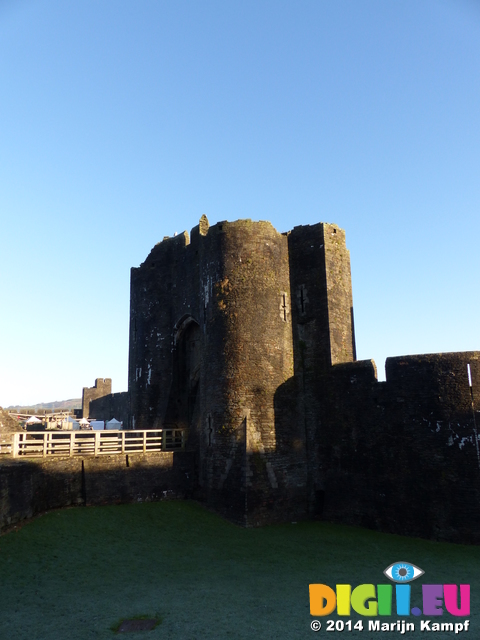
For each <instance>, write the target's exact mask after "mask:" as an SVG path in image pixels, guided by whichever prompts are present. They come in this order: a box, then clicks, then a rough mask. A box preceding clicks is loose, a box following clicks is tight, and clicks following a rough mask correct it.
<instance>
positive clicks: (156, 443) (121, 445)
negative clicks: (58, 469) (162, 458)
mask: <svg viewBox="0 0 480 640" xmlns="http://www.w3.org/2000/svg"><path fill="white" fill-rule="evenodd" d="M185 439H186V430H185V429H148V430H145V431H140V430H138V431H136V430H135V431H113V430H108V431H27V432H25V433H15V434H14V437H13V442H12V453H13V457H14V458H19V457H27V456H28V457H29V458H42V457H43V458H45V457H47V456H101V455H114V454H116V453H128V454H131V453H150V452H152V451H178V450H180V449H184V447H185Z"/></svg>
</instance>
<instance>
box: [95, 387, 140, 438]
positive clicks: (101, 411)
mask: <svg viewBox="0 0 480 640" xmlns="http://www.w3.org/2000/svg"><path fill="white" fill-rule="evenodd" d="M89 411H90V418H94V419H95V420H104V421H105V422H106V421H108V420H111V419H112V418H115V419H116V420H119V421H120V422H123V428H124V429H128V428H129V426H130V395H129V393H128V391H124V392H122V393H110V394H109V395H107V396H103V397H101V398H97V399H95V400H91V401H90V409H89Z"/></svg>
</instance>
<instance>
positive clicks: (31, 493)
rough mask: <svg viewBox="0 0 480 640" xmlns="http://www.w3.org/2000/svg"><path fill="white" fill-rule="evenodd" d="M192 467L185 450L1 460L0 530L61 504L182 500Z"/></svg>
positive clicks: (189, 490) (189, 486)
mask: <svg viewBox="0 0 480 640" xmlns="http://www.w3.org/2000/svg"><path fill="white" fill-rule="evenodd" d="M193 467H194V465H193V456H192V454H189V453H186V452H182V453H176V452H168V453H167V452H162V453H150V454H145V455H129V456H124V455H116V456H99V457H97V458H94V457H87V456H85V457H78V456H77V457H74V458H55V459H43V458H41V459H29V460H28V461H27V460H2V461H1V463H0V532H1V531H4V530H5V529H7V528H8V527H11V526H13V525H15V524H17V523H19V522H21V521H22V520H25V519H27V518H32V517H33V516H35V515H38V514H40V513H43V512H45V511H48V510H50V509H58V508H61V507H67V506H75V505H100V504H120V503H129V502H139V501H156V500H163V499H165V498H188V497H189V496H190V495H191V493H192V489H193V478H194V468H193Z"/></svg>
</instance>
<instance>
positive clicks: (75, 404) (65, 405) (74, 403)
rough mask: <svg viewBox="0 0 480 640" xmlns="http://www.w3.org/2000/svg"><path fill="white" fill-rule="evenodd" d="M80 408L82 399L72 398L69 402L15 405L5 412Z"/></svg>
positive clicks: (57, 401) (58, 401)
mask: <svg viewBox="0 0 480 640" xmlns="http://www.w3.org/2000/svg"><path fill="white" fill-rule="evenodd" d="M81 408H82V399H81V398H73V399H71V400H56V401H55V402H41V403H39V404H34V405H31V406H29V407H25V406H23V407H22V406H19V405H16V406H15V407H7V408H6V410H7V411H18V412H21V411H23V412H25V411H33V412H35V411H43V410H44V409H47V410H48V411H52V410H65V409H81Z"/></svg>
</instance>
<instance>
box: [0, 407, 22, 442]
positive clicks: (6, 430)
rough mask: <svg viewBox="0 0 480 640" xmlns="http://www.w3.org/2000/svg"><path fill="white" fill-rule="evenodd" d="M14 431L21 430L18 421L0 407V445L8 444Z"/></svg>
mask: <svg viewBox="0 0 480 640" xmlns="http://www.w3.org/2000/svg"><path fill="white" fill-rule="evenodd" d="M16 431H21V428H20V425H19V423H18V422H17V421H16V420H15V418H12V416H11V415H10V414H9V413H8V412H7V411H5V410H4V409H2V407H0V447H1V446H2V445H9V444H10V443H11V442H12V437H13V434H14V433H15V432H16Z"/></svg>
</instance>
